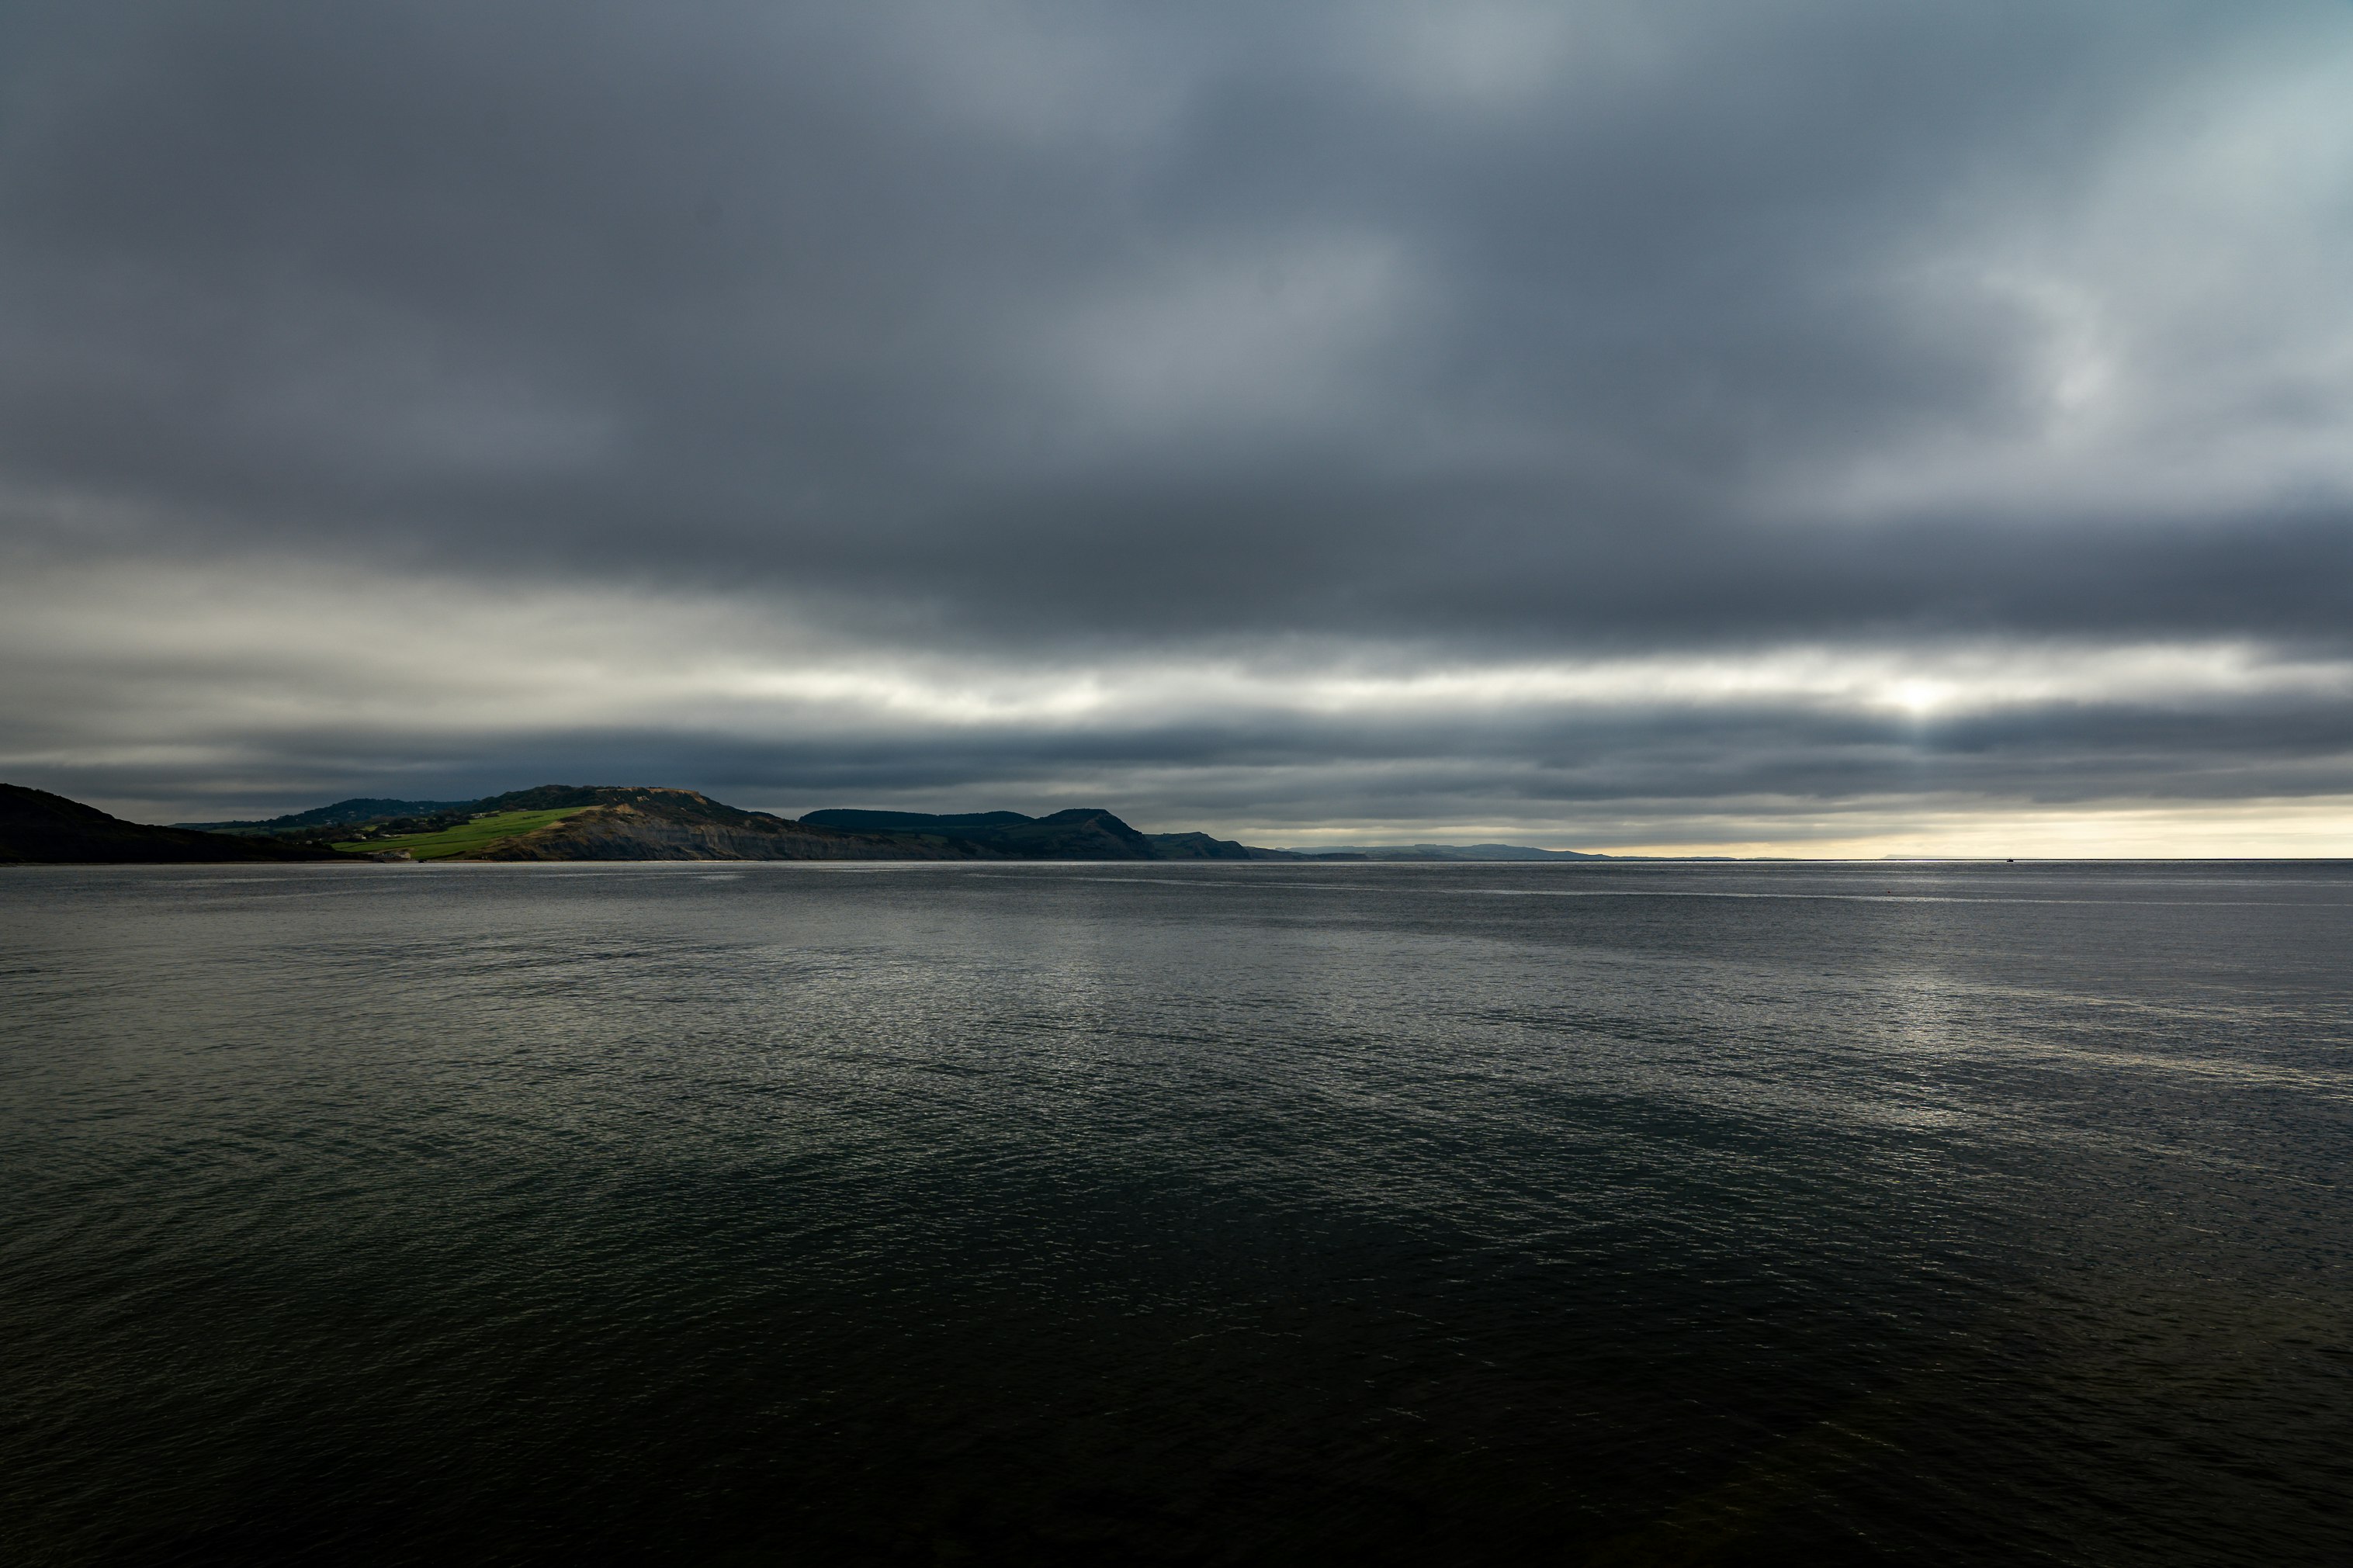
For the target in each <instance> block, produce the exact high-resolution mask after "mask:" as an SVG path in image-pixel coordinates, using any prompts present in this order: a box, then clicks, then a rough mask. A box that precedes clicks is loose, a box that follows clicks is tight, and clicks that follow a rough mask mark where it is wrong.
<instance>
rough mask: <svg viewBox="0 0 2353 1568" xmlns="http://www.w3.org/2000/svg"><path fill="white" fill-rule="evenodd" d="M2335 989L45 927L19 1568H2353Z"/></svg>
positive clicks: (50, 882) (1432, 892)
mask: <svg viewBox="0 0 2353 1568" xmlns="http://www.w3.org/2000/svg"><path fill="white" fill-rule="evenodd" d="M1497 895H1505V896H1497ZM2348 954H2353V870H2348V868H2339V867H2332V866H2311V865H2304V866H2282V867H2250V866H2247V865H2243V864H2241V865H2232V866H2218V867H2211V868H2210V867H2185V866H2164V867H2147V866H2136V867H2107V868H2102V867H2086V866H2073V867H2070V866H2047V865H2044V866H2025V867H2015V866H2004V867H1986V866H1978V867H1968V866H1894V867H1890V866H1885V865H1869V866H1836V867H1819V866H1780V867H1759V866H1740V867H1697V866H1680V867H1678V866H1607V865H1580V866H1534V867H1528V866H1493V865H1487V866H1435V867H1431V866H1407V867H1391V866H1363V865H1334V866H1319V867H1304V868H1303V867H1300V866H1297V865H1280V864H1272V865H1267V866H1263V867H1250V868H1235V867H1230V866H1205V867H1201V868H1189V867H1176V868H1154V869H1153V871H1152V872H1151V873H1149V874H1146V875H1139V874H1137V873H1136V872H1135V871H1134V869H1133V868H1118V867H1099V868H1098V867H1075V866H1037V867H1024V866H1009V867H1008V866H997V867H992V868H987V869H980V868H965V867H937V866H921V865H901V866H891V867H866V868H853V867H799V866H753V867H733V866H731V867H729V868H725V869H724V870H715V869H714V868H712V867H710V866H708V865H704V866H699V867H697V866H660V867H627V868H622V867H612V868H606V867H596V868H578V867H575V868H501V867H466V868H457V867H446V868H411V867H384V868H341V867H337V868H289V869H274V868H273V869H267V870H255V871H249V872H248V871H233V872H227V873H222V872H218V871H213V870H206V871H200V872H192V871H185V870H172V869H146V868H120V869H115V868H109V869H99V870H78V871H61V870H60V871H52V870H13V871H9V872H6V873H5V874H0V988H5V989H0V995H5V1054H0V1179H5V1189H6V1191H7V1192H8V1193H9V1194H11V1197H10V1200H9V1204H8V1205H7V1210H6V1215H5V1222H4V1223H0V1399H5V1406H4V1407H0V1408H5V1417H0V1420H5V1425H0V1548H5V1549H6V1554H9V1555H14V1556H21V1557H27V1558H32V1559H35V1560H43V1561H58V1562H76V1561H101V1560H110V1561H111V1560H122V1559H126V1558H127V1559H133V1560H173V1559H175V1558H177V1559H201V1558H207V1557H233V1558H238V1559H253V1558H284V1557H293V1556H301V1555H304V1554H311V1553H318V1554H329V1555H332V1556H335V1557H338V1558H354V1557H356V1558H369V1559H376V1560H387V1561H389V1560H401V1559H406V1558H412V1557H415V1556H419V1555H424V1554H427V1553H433V1552H444V1553H446V1552H462V1553H464V1554H465V1555H467V1556H468V1557H470V1558H476V1557H478V1558H487V1559H500V1558H505V1559H533V1560H537V1559H549V1558H576V1557H579V1556H582V1555H591V1556H600V1555H601V1556H609V1555H651V1556H672V1557H679V1558H683V1559H695V1560H701V1559H705V1558H708V1557H710V1556H712V1555H720V1554H725V1553H729V1552H740V1553H743V1554H744V1556H745V1557H746V1558H747V1559H749V1560H755V1561H756V1560H764V1559H765V1558H767V1557H771V1556H776V1555H779V1554H782V1555H786V1556H791V1555H795V1554H799V1555H807V1556H816V1557H819V1558H823V1557H827V1556H849V1555H855V1556H861V1557H877V1556H881V1557H891V1556H897V1557H902V1558H906V1559H910V1560H914V1559H920V1560H925V1561H934V1560H938V1559H941V1558H954V1557H957V1556H978V1557H983V1558H987V1557H992V1556H999V1557H1014V1558H1019V1559H1023V1560H1029V1561H1036V1560H1039V1559H1070V1560H1074V1561H1075V1560H1082V1559H1083V1560H1087V1561H1101V1560H1103V1558H1104V1557H1106V1556H1111V1557H1117V1558H1128V1559H1136V1558H1141V1559H1147V1560H1157V1559H1166V1560H1172V1561H1200V1560H1230V1561H1244V1560H1257V1559H1263V1558H1279V1557H1303V1556H1304V1557H1310V1558H1315V1557H1349V1558H1355V1559H1366V1558H1372V1559H1385V1560H1402V1559H1408V1558H1410V1559H1414V1560H1417V1561H1430V1560H1437V1561H1455V1560H1470V1559H1477V1558H1481V1557H1501V1556H1511V1555H1516V1554H1522V1553H1525V1552H1530V1551H1540V1550H1554V1549H1566V1550H1567V1551H1569V1552H1572V1553H1573V1554H1575V1553H1581V1554H1585V1555H1588V1556H1596V1557H1599V1559H1601V1560H1621V1561H1628V1562H1651V1561H1658V1560H1661V1559H1662V1558H1670V1559H1672V1558H1678V1557H1681V1558H1690V1559H1710V1558H1718V1557H1723V1558H1733V1559H1742V1560H1750V1559H1754V1558H1757V1557H1759V1556H1767V1557H1770V1556H1789V1557H1792V1558H1798V1557H1803V1558H1807V1559H1813V1558H1819V1557H1820V1556H1823V1555H1825V1554H1828V1555H1833V1556H1844V1557H1873V1556H1905V1557H1913V1558H1917V1557H1929V1558H1936V1559H1944V1560H2003V1561H2013V1560H2016V1559H2018V1558H2020V1557H2021V1556H2036V1555H2040V1556H2042V1557H2045V1558H2048V1559H2050V1560H2053V1561H2063V1562H2086V1563H2093V1562H2097V1563H2108V1562H2113V1563H2141V1562H2184V1563H2187V1562H2213V1561H2230V1560H2240V1561H2251V1562H2252V1561H2282V1560H2299V1561H2306V1560H2316V1559H2322V1558H2327V1557H2331V1556H2335V1555H2337V1554H2338V1553H2339V1552H2340V1550H2341V1549H2342V1548H2344V1547H2346V1546H2348V1544H2353V1537H2348V1533H2347V1527H2346V1524H2345V1516H2344V1513H2343V1511H2342V1510H2343V1499H2344V1498H2345V1497H2346V1496H2347V1495H2348V1493H2353V1464H2348V1458H2347V1456H2348V1454H2353V1386H2348V1344H2353V1334H2348V1330H2353V1285H2348V1280H2347V1279H2346V1278H2345V1268H2346V1259H2347V1257H2348V1241H2353V1220H2348V1216H2347V1213H2346V1205H2345V1204H2344V1198H2343V1194H2344V1185H2343V1184H2344V1182H2345V1179H2346V1176H2347V1174H2348V1164H2353V1158H2349V1157H2348V1152H2353V1137H2348V1133H2353V1125H2348V1123H2353V1114H2348V1088H2353V1059H2348V1044H2353V996H2349V995H2348V984H2347V982H2346V980H2345V979H2344V973H2345V971H2346V969H2347V962H2346V961H2347V958H2348Z"/></svg>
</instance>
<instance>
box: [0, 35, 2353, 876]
mask: <svg viewBox="0 0 2353 1568" xmlns="http://www.w3.org/2000/svg"><path fill="white" fill-rule="evenodd" d="M2348 279H2353V5H2347V4H2345V3H2343V0H2295V3H2285V0H2283V3H2269V0H2263V3H2251V4H2242V5H2227V6H2223V5H2212V4H2210V3H2203V0H2201V3H2196V4H2190V3H2167V0H2112V3H2102V4H2085V3H2078V0H2035V3H2031V4H2027V3H2017V4H1979V5H1960V4H1948V5H1927V4H1889V3H1888V0H1804V3H1796V0H1789V3H1769V0H1768V3H1755V0H1705V3H1701V0H1640V3H1633V0H1629V3H1625V4H1581V5H1580V4H1555V5H1522V4H1508V3H1501V0H1497V3H1487V0H1451V3H1450V4H1444V5H1410V4H1390V3H1375V0H1366V3H1360V4H1352V5H1336V4H1335V5H1324V4H1316V3H1313V0H1300V3H1298V4H1292V5H1281V6H1264V5H1194V6H1184V7H1169V6H1147V5H1097V4H1075V3H1074V4H1030V3H1015V0H968V3H963V4H953V5H951V4H939V5H872V6H856V7H848V6H839V5H794V4H777V3H754V0H709V3H695V0H684V3H680V4H672V5H649V4H638V5H607V4H597V3H594V0H565V3H561V4H558V3H555V0H545V3H538V4H514V3H511V0H465V3H460V0H416V3H404V4H364V5H362V4H336V3H332V0H282V3H280V4H269V5H254V4H240V3H236V0H205V3H197V0H187V3H153V4H131V5H109V6H91V5H76V4H47V3H39V0H30V3H28V0H16V3H12V4H9V5H5V6H0V661H5V670H6V672H7V677H8V678H7V679H6V680H5V681H0V779H5V780H6V781H8V782H11V783H16V784H32V785H37V786H38V787H41V788H46V789H52V790H57V791H58V792H60V793H63V794H66V795H72V796H74V797H76V798H79V799H84V800H88V801H90V802H92V803H94V804H97V805H103V806H105V807H107V808H108V809H111V810H116V811H119V812H121V813H122V814H124V815H127V816H135V817H139V818H142V819H144V820H187V819H202V818H216V817H223V816H252V815H267V814H270V813H274V812H278V811H283V810H290V809H296V808H300V807H302V806H306V805H317V804H321V803H322V802H325V801H328V800H332V799H335V798H339V797H342V796H346V795H395V796H406V797H415V798H437V799H438V798H459V797H462V796H468V795H480V794H486V793H491V792H494V791H499V790H505V789H512V788H520V787H524V786H528V785H531V784H542V783H548V782H559V781H560V782H567V783H632V784H636V783H659V784H681V785H686V786H689V787H693V788H699V789H702V790H704V791H705V792H707V793H709V794H711V795H713V796H715V797H717V798H719V799H722V800H725V801H728V802H730V803H732V804H735V805H747V806H756V807H762V808H766V809H773V810H780V811H784V812H786V813H788V814H797V813H798V812H800V811H803V810H807V809H810V808H814V807H818V806H827V805H869V806H899V807H905V808H910V809H919V810H976V809H987V808H997V807H1006V808H1011V809H1017V810H1023V811H1031V812H1041V811H1047V810H1052V809H1055V808H1057V807H1060V806H1064V805H1108V806H1110V807H1112V808H1113V809H1114V810H1117V811H1119V812H1120V813H1121V814H1122V815H1123V816H1126V817H1128V818H1129V819H1130V820H1131V821H1134V822H1135V823H1136V824H1137V825H1138V826H1144V827H1147V828H1150V829H1153V830H1166V829H1176V828H1190V827H1201V828H1207V829H1209V830H1211V831H1215V832H1218V833H1219V834H1221V835H1225V836H1229V837H1244V838H1246V839H1249V840H1250V841H1252V842H1259V843H1275V844H1313V843H1317V842H1324V843H1339V842H1399V841H1405V842H1410V841H1415V840H1432V839H1438V840H1444V839H1452V840H1457V841H1468V840H1472V839H1477V838H1507V839H1510V840H1512V841H1514V842H1521V843H1535V844H1545V845H1550V846H1555V847H1582V848H1603V849H1608V848H1614V849H1620V850H1638V851H1639V850H1651V851H1677V850H1694V851H1701V852H1711V853H1731V854H1813V853H1841V854H1860V855H1875V854H1885V853H1914V854H1937V853H1954V854H1993V855H2019V856H2030V855H2031V856H2043V855H2054V854H2059V855H2064V854H2137V855H2139V854H2186V855H2232V854H2261V855H2297V854H2306V855H2347V854H2353V287H2348Z"/></svg>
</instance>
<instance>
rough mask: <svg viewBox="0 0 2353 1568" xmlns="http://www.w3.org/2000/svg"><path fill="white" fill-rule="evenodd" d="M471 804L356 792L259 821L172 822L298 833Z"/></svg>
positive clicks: (206, 828)
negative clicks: (375, 796) (387, 797)
mask: <svg viewBox="0 0 2353 1568" xmlns="http://www.w3.org/2000/svg"><path fill="white" fill-rule="evenodd" d="M466 805H470V802H467V801H462V800H375V799H372V798H369V797H367V796H364V795H359V796H354V797H353V798H352V799H350V800H339V801H337V802H335V804H334V805H318V806H312V807H311V809H310V810H308V811H297V812H293V813H290V814H289V815H287V816H272V817H268V818H265V819H263V820H261V821H259V822H178V823H174V824H173V826H175V827H185V828H188V829H190V830H191V831H194V832H197V833H234V834H241V835H248V834H257V833H301V832H302V831H303V830H304V829H306V828H312V827H342V826H347V825H349V824H352V823H359V822H382V821H384V820H385V818H387V817H394V816H433V815H435V814H436V813H438V812H444V811H457V810H459V809H461V808H463V807H464V806H466Z"/></svg>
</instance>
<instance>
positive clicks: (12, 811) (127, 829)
mask: <svg viewBox="0 0 2353 1568" xmlns="http://www.w3.org/2000/svg"><path fill="white" fill-rule="evenodd" d="M346 858H349V857H347V856H343V855H339V854H337V853H336V852H335V851H334V850H332V849H330V848H327V847H324V846H322V845H312V844H303V843H298V842H291V841H289V840H285V839H280V838H268V837H264V838H251V837H231V836H229V835H227V834H224V833H198V832H194V831H191V830H190V829H188V828H185V827H151V826H146V825H145V824H143V823H137V822H125V821H123V820H122V819H121V817H119V816H108V815H107V814H106V813H105V812H102V811H100V810H99V809H98V808H97V807H96V806H94V805H82V804H81V803H80V802H79V801H74V800H68V799H67V798H66V797H65V796H63V795H51V794H50V793H49V792H48V791H47V790H41V789H27V788H26V787H24V786H23V785H21V784H0V864H13V865H47V866H99V865H171V864H206V863H216V862H227V861H239V860H245V861H254V860H262V861H269V860H342V859H346Z"/></svg>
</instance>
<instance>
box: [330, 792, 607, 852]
mask: <svg viewBox="0 0 2353 1568" xmlns="http://www.w3.org/2000/svg"><path fill="white" fill-rule="evenodd" d="M586 809H587V807H586V806H579V805H565V806H558V807H556V808H555V809H554V810H553V811H501V812H498V813H496V814H494V815H492V816H481V817H476V818H475V819H474V820H473V821H471V822H467V823H461V824H459V826H456V827H450V828H445V829H443V830H442V831H441V832H439V833H412V834H410V835H408V836H407V837H405V838H366V839H353V840H351V841H350V842H348V843H343V844H338V845H336V846H335V847H336V848H338V849H356V850H358V851H360V852H362V853H363V854H364V853H367V852H368V851H371V850H379V849H406V850H407V851H408V852H409V853H410V854H411V855H414V856H415V857H417V858H418V859H419V860H446V859H448V858H449V857H450V856H452V855H462V854H464V853H465V852H466V851H467V850H469V849H480V848H481V847H484V846H486V845H490V844H494V843H496V842H497V841H498V840H500V839H501V838H512V837H516V836H518V835H520V834H524V833H529V832H531V831H532V830H533V829H534V828H540V827H545V826H548V824H550V823H554V822H561V821H563V820H564V819H565V817H567V816H579V815H580V813H581V812H583V811H585V810H586Z"/></svg>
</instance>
